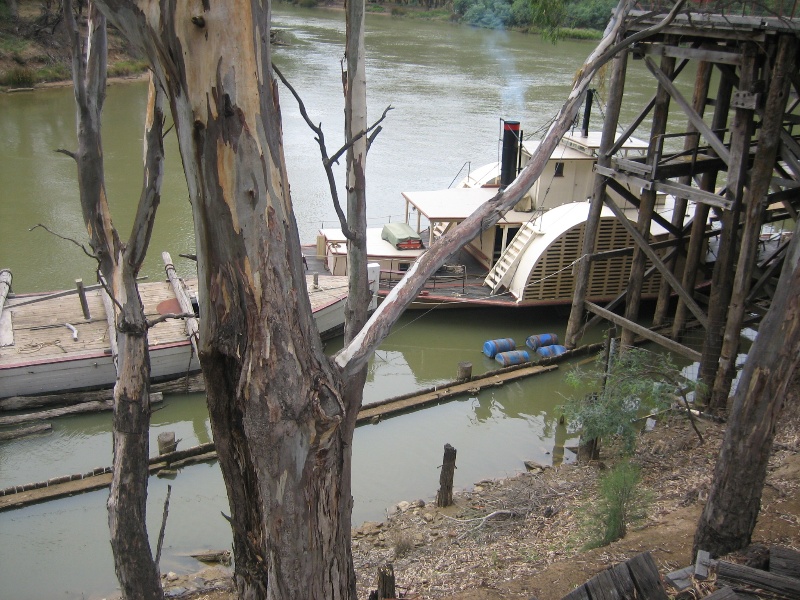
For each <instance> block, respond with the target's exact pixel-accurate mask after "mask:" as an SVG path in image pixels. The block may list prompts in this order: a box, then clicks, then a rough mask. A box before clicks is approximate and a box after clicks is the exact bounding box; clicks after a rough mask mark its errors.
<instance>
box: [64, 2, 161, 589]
mask: <svg viewBox="0 0 800 600" xmlns="http://www.w3.org/2000/svg"><path fill="white" fill-rule="evenodd" d="M63 9H64V17H65V23H66V24H67V29H68V31H69V35H70V38H71V42H72V44H71V48H72V63H73V64H72V66H73V83H74V91H75V101H76V105H77V112H78V115H77V121H78V150H77V152H75V153H70V152H68V151H63V152H64V153H66V154H69V155H70V156H72V157H73V158H74V159H75V160H76V162H77V164H78V183H79V188H80V199H81V207H82V212H83V217H84V221H85V223H86V227H87V230H88V232H89V237H90V240H89V243H90V246H91V248H92V252H93V254H94V256H95V258H96V259H97V261H98V271H99V273H100V275H101V276H102V280H103V282H104V283H105V285H106V288H107V292H108V293H109V295H110V296H111V297H112V299H113V304H114V307H115V311H116V309H119V315H118V316H117V315H115V316H116V319H115V321H116V324H117V325H116V330H117V331H116V334H117V340H116V341H117V346H118V348H119V354H118V360H117V365H116V367H117V383H116V385H115V387H114V418H113V434H114V435H113V439H114V458H113V466H114V469H113V476H112V482H111V492H110V494H109V499H108V522H109V529H110V533H111V548H112V552H113V555H114V566H115V570H116V573H117V578H118V579H119V583H120V588H121V591H122V595H123V598H126V599H131V600H133V599H136V600H151V599H153V600H155V599H159V598H163V596H164V595H163V591H162V588H161V580H160V577H159V571H158V566H157V565H156V564H155V561H154V560H153V556H152V552H151V550H150V544H149V541H148V536H147V521H146V508H147V479H148V476H149V470H148V458H149V432H150V400H149V397H150V393H149V380H150V360H149V354H148V345H147V322H146V319H145V315H144V309H143V307H142V302H141V300H140V298H139V292H138V288H137V285H136V276H137V274H138V272H139V268H140V267H141V265H142V262H143V261H144V256H145V252H146V249H147V245H148V242H149V239H150V234H151V232H152V227H153V222H154V219H155V211H156V208H157V206H158V203H159V199H160V188H161V176H162V164H163V156H164V154H163V145H162V139H161V137H162V129H163V110H162V107H161V103H160V101H158V100H157V98H158V97H160V95H157V94H156V92H155V88H154V87H153V85H152V82H151V86H150V95H149V98H148V113H147V115H148V122H147V126H146V131H145V157H146V159H145V160H146V163H145V176H144V185H143V188H142V196H141V199H140V202H139V207H138V211H137V215H136V219H135V221H134V226H133V231H132V233H131V237H130V240H129V241H128V243H127V244H125V245H123V244H122V243H121V242H120V239H119V236H118V235H117V231H116V230H115V229H114V227H113V225H112V222H111V213H110V210H109V206H108V202H107V198H106V191H105V176H104V171H103V151H102V138H101V133H100V128H101V124H100V117H101V114H102V110H103V101H104V99H105V85H106V23H105V17H103V16H102V15H101V14H100V13H99V12H98V11H97V10H96V8H95V7H94V5H93V4H90V5H89V16H88V24H89V38H88V40H87V43H86V45H85V50H84V45H83V44H82V40H81V37H80V34H79V33H78V27H77V24H76V22H75V19H74V13H73V9H72V2H71V0H65V1H64V6H63Z"/></svg>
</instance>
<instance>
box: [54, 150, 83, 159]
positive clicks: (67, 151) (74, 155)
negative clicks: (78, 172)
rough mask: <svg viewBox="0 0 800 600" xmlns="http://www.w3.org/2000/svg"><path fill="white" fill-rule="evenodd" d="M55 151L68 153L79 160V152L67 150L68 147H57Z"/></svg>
mask: <svg viewBox="0 0 800 600" xmlns="http://www.w3.org/2000/svg"><path fill="white" fill-rule="evenodd" d="M55 151H56V152H59V153H60V154H66V155H67V156H69V157H70V158H71V159H72V160H78V155H77V154H75V153H74V152H71V151H70V150H66V149H64V148H56V150H55Z"/></svg>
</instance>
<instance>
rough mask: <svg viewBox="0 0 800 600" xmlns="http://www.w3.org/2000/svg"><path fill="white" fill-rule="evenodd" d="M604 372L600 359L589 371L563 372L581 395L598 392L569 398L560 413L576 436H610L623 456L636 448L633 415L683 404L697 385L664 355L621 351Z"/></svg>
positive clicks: (632, 349) (638, 349)
mask: <svg viewBox="0 0 800 600" xmlns="http://www.w3.org/2000/svg"><path fill="white" fill-rule="evenodd" d="M604 370H605V369H604V365H603V364H602V356H600V357H598V361H597V362H596V364H595V368H594V369H593V370H591V371H587V372H584V371H581V370H580V369H575V370H573V371H571V372H570V373H568V374H567V382H568V383H569V384H570V385H571V386H573V387H575V388H578V389H580V390H581V391H582V392H585V391H586V388H587V387H595V389H597V388H598V387H602V390H601V391H600V392H597V393H591V394H589V395H588V396H585V395H584V394H581V395H580V397H578V396H573V397H572V398H570V399H569V400H567V402H566V403H565V404H564V405H563V406H562V407H561V409H562V410H563V412H564V416H565V417H566V418H567V419H568V420H569V422H570V426H571V427H574V428H580V429H581V430H582V433H581V437H582V438H584V439H586V440H594V439H599V438H610V437H616V438H618V439H619V440H620V441H621V442H622V445H623V452H624V453H626V454H629V453H631V452H633V450H634V447H635V445H636V436H637V434H638V431H639V427H638V425H637V422H636V420H637V419H638V418H639V417H641V416H642V415H643V414H646V413H647V412H654V411H659V410H663V409H665V408H667V407H668V406H670V404H672V403H673V402H675V401H676V400H677V399H678V398H679V397H683V399H684V401H685V400H686V398H687V396H688V395H689V394H690V393H691V392H692V391H693V390H695V389H696V388H697V387H698V385H699V384H698V383H697V382H695V381H691V380H689V379H686V378H685V377H684V376H683V375H682V374H681V372H680V369H679V368H678V367H677V366H676V365H675V364H674V363H673V362H672V359H671V358H670V356H669V355H664V354H660V353H655V352H649V351H647V350H643V349H641V348H628V349H626V350H625V352H623V353H622V354H620V355H619V356H617V357H614V358H612V360H611V361H610V366H609V370H608V373H605V372H604ZM604 379H605V385H604V386H603V384H602V383H601V382H602V381H603V380H604Z"/></svg>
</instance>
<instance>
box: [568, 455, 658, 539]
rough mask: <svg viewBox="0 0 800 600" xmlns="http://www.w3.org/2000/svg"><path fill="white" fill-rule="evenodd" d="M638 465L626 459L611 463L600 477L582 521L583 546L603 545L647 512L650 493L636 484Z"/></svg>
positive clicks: (639, 478)
mask: <svg viewBox="0 0 800 600" xmlns="http://www.w3.org/2000/svg"><path fill="white" fill-rule="evenodd" d="M640 481H641V475H640V473H639V467H638V466H637V465H634V464H631V463H629V462H623V463H620V464H618V465H617V466H615V467H614V468H613V469H611V470H610V471H609V472H608V473H606V474H605V475H604V476H603V477H601V478H600V483H599V488H598V498H597V501H596V502H594V503H592V508H591V509H590V511H591V512H589V513H588V514H587V517H588V518H587V520H586V521H585V523H584V527H585V531H586V533H587V534H588V536H587V537H588V540H587V542H586V545H585V546H584V549H586V550H588V549H591V548H599V547H600V546H607V545H608V544H610V543H611V542H614V541H616V540H619V539H622V538H624V537H625V534H626V533H627V531H628V525H632V524H634V523H636V522H638V521H641V520H642V519H644V518H645V516H647V510H648V508H649V505H650V500H651V495H650V494H649V493H648V492H647V491H645V490H643V489H641V488H640V487H639V483H640Z"/></svg>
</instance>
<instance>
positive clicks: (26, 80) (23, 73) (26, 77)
mask: <svg viewBox="0 0 800 600" xmlns="http://www.w3.org/2000/svg"><path fill="white" fill-rule="evenodd" d="M34 83H36V72H35V71H34V70H33V69H31V68H30V67H13V68H12V69H11V70H10V71H8V73H6V74H5V76H4V77H3V85H7V86H10V87H16V88H25V87H32V86H33V84H34Z"/></svg>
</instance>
